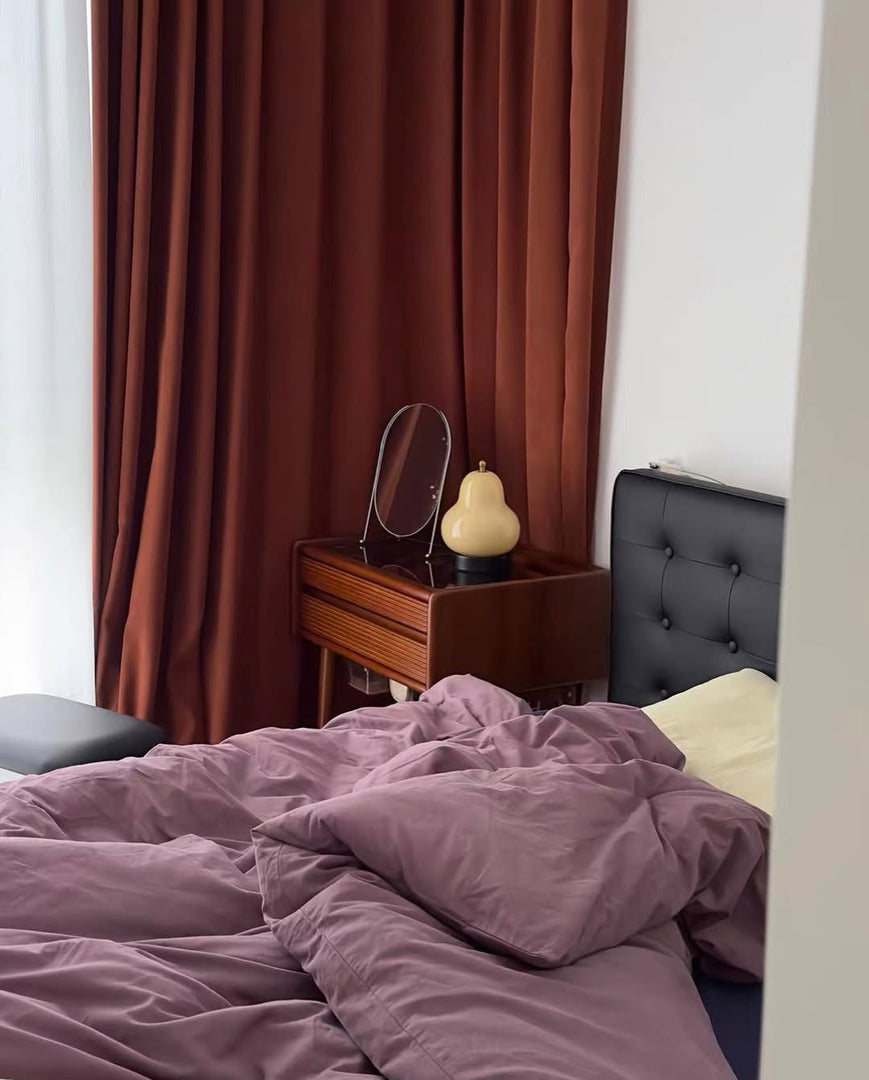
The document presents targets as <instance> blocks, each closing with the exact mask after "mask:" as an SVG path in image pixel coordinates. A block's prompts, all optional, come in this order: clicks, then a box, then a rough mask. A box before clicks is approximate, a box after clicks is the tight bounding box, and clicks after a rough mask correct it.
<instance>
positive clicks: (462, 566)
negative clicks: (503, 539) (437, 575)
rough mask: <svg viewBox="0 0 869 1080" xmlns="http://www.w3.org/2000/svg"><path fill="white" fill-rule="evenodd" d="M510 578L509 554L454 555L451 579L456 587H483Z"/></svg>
mask: <svg viewBox="0 0 869 1080" xmlns="http://www.w3.org/2000/svg"><path fill="white" fill-rule="evenodd" d="M509 576H510V553H509V551H508V552H507V554H506V555H454V556H453V577H454V578H455V582H456V584H457V585H485V584H486V583H487V582H490V581H504V580H505V578H508V577H509Z"/></svg>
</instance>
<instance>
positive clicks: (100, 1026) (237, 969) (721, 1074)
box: [0, 676, 769, 1080]
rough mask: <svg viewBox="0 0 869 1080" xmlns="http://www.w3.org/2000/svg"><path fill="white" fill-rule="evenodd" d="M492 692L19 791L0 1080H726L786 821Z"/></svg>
mask: <svg viewBox="0 0 869 1080" xmlns="http://www.w3.org/2000/svg"><path fill="white" fill-rule="evenodd" d="M682 764H683V761H682V757H681V754H680V753H679V751H678V750H677V749H676V748H675V747H674V746H673V745H672V744H671V743H670V742H669V741H668V740H667V739H666V737H665V736H664V735H663V734H662V733H661V732H660V731H658V729H657V728H655V726H654V725H653V724H652V722H651V721H650V720H649V719H648V718H647V717H646V716H645V714H643V713H642V712H640V711H639V710H637V709H633V708H629V707H626V706H617V705H591V706H585V707H582V708H560V709H556V710H553V711H552V712H550V713H548V714H546V715H545V716H543V717H537V716H532V715H530V710H529V709H528V706H527V705H526V704H525V703H524V702H522V701H520V700H519V699H518V698H516V697H514V696H513V695H511V694H508V693H506V692H505V691H502V690H498V689H496V688H495V687H492V686H489V685H488V684H486V683H483V682H480V681H479V680H477V679H473V678H471V677H467V676H463V677H452V678H449V679H445V680H444V681H443V682H441V683H439V684H438V685H437V686H435V687H433V688H432V689H431V690H429V691H428V692H427V693H426V694H425V695H424V696H423V698H422V700H421V701H419V702H417V703H413V704H406V705H395V706H392V707H391V708H389V709H362V710H359V711H357V712H354V713H349V714H346V715H345V716H343V717H339V718H337V719H335V720H333V721H332V722H331V723H330V724H329V725H328V726H327V727H326V728H325V729H324V730H323V731H312V730H304V729H301V730H295V731H286V730H280V729H267V730H263V731H259V732H255V733H252V734H248V735H243V736H237V737H235V738H232V739H229V740H227V741H226V742H224V743H222V744H220V745H218V746H211V747H208V746H194V747H168V746H167V747H159V748H157V749H156V750H154V751H152V752H151V753H150V754H149V755H148V756H147V757H145V758H142V759H131V760H127V761H123V762H113V763H106V764H95V765H89V766H81V767H78V768H74V769H66V770H62V771H59V772H56V773H51V774H48V775H46V776H43V777H39V778H28V779H25V780H21V781H18V782H16V783H13V784H10V785H7V786H5V787H4V788H0V1076H2V1077H6V1078H10V1080H48V1078H64V1080H76V1078H79V1077H80V1078H82V1080H85V1078H86V1080H121V1078H124V1080H127V1078H132V1077H154V1078H158V1077H159V1078H166V1080H185V1078H197V1080H224V1078H225V1080H246V1078H251V1080H253V1078H262V1077H266V1078H275V1080H278V1078H286V1080H308V1078H313V1077H330V1078H344V1077H357V1076H379V1075H382V1076H386V1077H389V1078H392V1080H399V1078H400V1080H493V1078H499V1080H513V1078H514V1077H515V1078H516V1080H520V1078H521V1080H534V1078H541V1080H542V1078H544V1077H546V1078H547V1080H551V1078H561V1077H563V1078H564V1080H568V1078H569V1080H577V1078H586V1077H588V1078H592V1077H593V1078H595V1080H657V1078H660V1080H706V1078H710V1080H725V1078H731V1077H732V1073H731V1072H730V1070H729V1068H728V1066H727V1064H726V1062H725V1061H724V1059H723V1057H722V1055H721V1053H720V1051H719V1049H718V1046H717V1044H716V1042H715V1039H714V1036H713V1034H712V1030H711V1027H710V1025H709V1021H708V1019H707V1017H706V1014H705V1012H704V1010H703V1007H702V1005H701V1003H700V1001H699V998H698V997H697V994H696V992H695V990H694V987H693V983H692V980H691V974H690V968H691V963H692V960H696V961H698V962H700V963H701V964H703V965H705V966H706V968H707V969H708V970H710V971H713V972H715V973H717V974H719V975H720V974H725V975H727V976H729V977H732V978H737V979H757V978H759V977H760V975H761V971H762V964H763V913H764V892H765V860H766V839H767V831H768V826H769V822H768V819H767V817H766V815H765V814H763V812H762V811H760V810H757V809H755V808H754V807H751V806H749V805H748V804H746V803H743V802H741V801H740V800H738V799H735V798H733V797H731V796H728V795H725V794H723V793H722V792H719V791H717V790H715V789H714V788H711V787H709V786H708V785H706V784H704V783H703V782H702V781H699V780H696V779H692V778H690V777H688V776H685V775H684V774H683V773H682V772H681V771H680V770H681V766H682Z"/></svg>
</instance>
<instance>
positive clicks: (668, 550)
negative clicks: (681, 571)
mask: <svg viewBox="0 0 869 1080" xmlns="http://www.w3.org/2000/svg"><path fill="white" fill-rule="evenodd" d="M664 554H665V555H666V556H667V558H668V559H672V558H673V549H672V548H671V547H670V545H669V544H668V545H667V546H666V547H665V548H664Z"/></svg>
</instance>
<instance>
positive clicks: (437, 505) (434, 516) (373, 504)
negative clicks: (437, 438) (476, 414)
mask: <svg viewBox="0 0 869 1080" xmlns="http://www.w3.org/2000/svg"><path fill="white" fill-rule="evenodd" d="M419 405H421V406H423V408H426V409H431V411H432V412H433V413H435V414H436V415H437V416H438V417H439V418H440V420H441V423H442V424H443V426H444V434H445V439H444V441H445V443H446V446H445V448H444V461H443V466H442V468H441V475H440V480H439V482H438V488H437V495H436V497H435V498H434V499H433V500H432V501H433V507H432V512H431V513H430V514H429V516H428V517H427V518H426V520H425V521H424V522H423V523H422V525H420V527H419V528H418V529H417V530H416V531H415V532H412V533H395V532H393V531H392V529H390V528H389V527H388V526H387V525H385V524H384V522H383V518H381V516H380V511H379V509H378V507H377V485H378V483H379V482H380V472H381V469H382V467H383V455H384V453H385V451H386V443H387V440H388V438H389V433H390V431H391V430H392V426H393V424H395V423H396V421H397V420H398V418H399V417H400V416H403V415H404V414H405V413H406V412H407V411H408V409H415V408H417V406H419ZM452 449H453V435H452V431H451V430H450V422H449V420H447V418H446V415H445V414H444V413H443V412H442V411H441V410H440V409H438V408H436V407H435V406H434V405H429V404H428V402H426V401H414V402H411V403H410V404H409V405H402V407H401V408H400V409H398V410H397V411H396V412H394V413H393V414H392V416H391V417H390V418H389V422H388V423H387V425H386V427H385V428H384V429H383V434H382V435H381V436H380V450H379V451H378V454H377V467H376V468H375V470H374V483H373V484H372V485H371V498H370V499H369V500H368V514H367V515H366V518H365V530H364V532H363V533H362V539H361V540H360V541H359V543H360V544H361V546H362V547H365V544H366V542H367V540H368V531H369V529H370V527H371V516H372V514H373V515H374V516H375V517H376V518H377V521H378V522H379V524H380V527H381V528H382V529H383V531H384V532H386V533H388V534H389V535H390V536H393V537H395V539H396V540H408V539H410V538H411V537H413V536H418V535H419V533H421V532H422V531H423V529H425V528H426V527H427V526H428V523H429V522H431V523H432V530H431V536H430V537H429V543H428V551H427V552H426V555H425V557H426V558H427V559H428V558H430V557H431V553H432V551H433V550H434V542H435V536H436V535H437V527H438V517H439V515H440V511H441V500H442V499H443V494H444V484H445V483H446V479H447V469H448V468H449V464H450V454H451V453H452Z"/></svg>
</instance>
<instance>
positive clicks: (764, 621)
mask: <svg viewBox="0 0 869 1080" xmlns="http://www.w3.org/2000/svg"><path fill="white" fill-rule="evenodd" d="M784 518H785V502H784V500H783V499H778V498H775V497H774V496H772V495H761V494H758V493H757V492H754V491H743V490H741V489H740V488H730V487H724V486H722V485H718V484H711V483H706V482H704V481H700V480H693V479H689V478H687V477H682V476H674V475H672V474H667V473H661V472H658V471H656V470H652V469H636V470H632V471H629V472H622V473H620V474H619V476H618V478H617V479H616V483H615V488H614V491H613V509H612V550H611V567H612V591H613V612H612V646H611V656H610V700H611V701H620V702H625V703H627V704H630V705H649V704H651V703H652V702H653V701H659V700H661V699H662V698H665V697H668V696H669V695H671V694H676V693H679V692H680V691H682V690H687V689H688V688H689V687H691V686H696V685H697V684H698V683H701V682H705V681H706V680H707V679H711V678H714V677H715V676H716V675H724V674H725V673H726V672H728V671H738V670H739V669H740V668H745V667H753V668H759V669H760V670H761V671H764V672H766V673H767V674H768V675H772V676H773V677H774V676H775V665H776V652H777V645H778V611H779V592H780V583H781V570H782V543H783V537H784Z"/></svg>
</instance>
